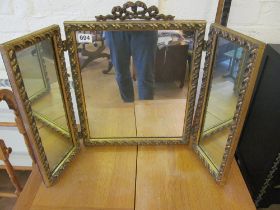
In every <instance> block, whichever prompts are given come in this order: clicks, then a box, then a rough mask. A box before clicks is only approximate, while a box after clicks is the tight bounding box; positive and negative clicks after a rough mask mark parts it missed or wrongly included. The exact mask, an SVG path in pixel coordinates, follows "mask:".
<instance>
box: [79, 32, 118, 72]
mask: <svg viewBox="0 0 280 210" xmlns="http://www.w3.org/2000/svg"><path fill="white" fill-rule="evenodd" d="M95 33H96V35H95V36H93V38H94V39H93V40H94V42H93V46H94V47H95V48H97V49H96V50H95V51H89V50H87V49H86V45H89V44H80V45H81V46H82V48H79V49H78V52H81V54H82V56H87V57H88V58H87V59H86V60H85V61H84V62H83V64H82V65H81V69H83V68H85V67H86V66H87V65H88V64H89V63H90V62H92V61H93V60H96V59H98V58H107V59H108V61H109V63H108V67H107V69H106V70H103V73H104V74H107V73H109V72H110V71H111V69H112V67H113V65H112V62H111V60H110V54H108V53H106V52H103V51H104V50H105V48H106V46H105V44H104V38H103V37H102V32H101V33H100V34H97V32H95ZM97 41H99V42H100V43H101V45H98V44H97Z"/></svg>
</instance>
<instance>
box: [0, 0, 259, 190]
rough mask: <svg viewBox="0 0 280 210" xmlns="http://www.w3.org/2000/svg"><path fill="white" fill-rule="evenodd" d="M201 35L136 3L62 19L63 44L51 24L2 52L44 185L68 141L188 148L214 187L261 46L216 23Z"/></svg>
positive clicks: (237, 128)
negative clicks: (90, 17) (87, 17)
mask: <svg viewBox="0 0 280 210" xmlns="http://www.w3.org/2000/svg"><path fill="white" fill-rule="evenodd" d="M205 27H206V22H205V21H203V20H174V16H171V15H163V14H159V11H158V9H157V7H155V6H151V7H147V6H146V5H145V4H144V3H143V2H139V1H137V2H135V3H133V2H128V3H126V4H124V5H123V6H122V7H121V6H117V7H113V9H112V14H110V15H106V16H102V15H101V16H96V21H65V22H64V29H65V34H66V40H65V41H62V40H61V34H60V29H59V26H57V25H53V26H50V27H47V28H44V29H41V30H39V31H36V32H34V33H31V34H29V35H26V36H24V37H20V38H18V39H15V40H12V41H9V42H6V43H4V44H2V45H1V52H2V57H3V59H4V62H5V66H6V69H7V73H8V76H9V80H10V83H11V86H12V89H13V92H14V95H15V98H16V102H17V105H18V107H19V111H20V115H21V117H22V119H23V122H24V126H25V129H26V131H27V134H28V137H29V141H30V142H31V145H32V150H33V151H34V154H35V159H36V162H37V164H38V166H39V169H40V172H41V174H42V177H43V179H44V182H45V183H46V185H48V186H49V185H51V184H53V183H54V181H55V180H56V179H57V177H58V176H59V175H60V173H61V172H62V171H63V170H64V168H65V166H66V165H67V164H68V163H69V162H70V161H71V159H72V158H73V156H74V155H76V154H77V152H78V151H79V142H78V136H79V137H81V138H82V139H83V143H84V145H86V146H93V145H108V144H109V145H150V144H157V145H158V144H189V143H190V142H191V145H192V148H193V150H194V152H196V153H197V154H198V156H199V157H200V158H201V159H202V160H203V162H204V164H205V165H206V166H207V168H208V169H209V171H210V173H211V174H212V175H213V176H214V177H215V180H216V181H217V182H219V183H223V182H224V180H225V177H226V175H227V173H228V171H229V168H230V164H231V162H232V160H233V155H234V151H235V148H236V145H237V142H238V138H239V135H240V132H241V130H242V126H243V122H244V119H245V117H246V112H247V109H248V106H249V103H250V99H251V96H252V92H253V88H254V83H255V80H256V77H257V74H258V67H259V64H260V58H261V56H262V53H263V48H264V44H263V43H261V42H259V41H257V40H254V39H252V38H250V37H247V36H245V35H242V34H240V33H237V32H235V31H232V30H230V29H227V28H225V27H222V26H219V25H217V24H212V25H211V28H210V32H209V40H208V41H207V42H206V41H204V36H205ZM206 43H207V44H206ZM203 49H205V50H206V59H205V64H204V65H205V66H204V70H202V69H201V68H200V64H201V60H202V51H203ZM64 51H68V55H69V58H70V59H69V60H70V63H69V65H70V67H71V74H70V69H68V72H67V69H66V64H65V60H64ZM201 74H203V78H202V83H200V82H199V76H200V75H201ZM70 76H71V77H72V78H71V79H69V77H70ZM71 92H75V99H74V98H72V97H71V94H70V93H71ZM197 92H198V93H199V94H197ZM198 96H199V97H198ZM73 104H76V105H77V109H78V118H77V117H76V118H75V115H74V111H73V110H74V109H73ZM76 121H77V122H79V124H78V125H77V124H76ZM77 127H80V129H79V131H78V129H77Z"/></svg>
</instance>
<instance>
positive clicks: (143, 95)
mask: <svg viewBox="0 0 280 210" xmlns="http://www.w3.org/2000/svg"><path fill="white" fill-rule="evenodd" d="M105 40H106V44H107V46H108V47H109V48H110V54H111V59H112V63H113V65H114V68H115V71H116V80H117V83H118V86H119V90H120V94H121V97H122V99H123V100H124V101H125V102H132V101H134V91H133V82H132V78H131V73H130V56H132V59H133V63H134V65H135V68H136V73H137V82H138V94H139V99H153V97H154V66H155V56H156V48H157V31H127V32H125V31H110V32H106V33H105Z"/></svg>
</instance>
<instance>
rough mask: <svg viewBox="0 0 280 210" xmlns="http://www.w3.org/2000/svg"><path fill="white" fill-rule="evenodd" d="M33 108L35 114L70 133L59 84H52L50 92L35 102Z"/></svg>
mask: <svg viewBox="0 0 280 210" xmlns="http://www.w3.org/2000/svg"><path fill="white" fill-rule="evenodd" d="M31 107H32V110H33V112H34V113H37V114H38V115H40V116H42V117H44V118H45V119H47V120H48V121H50V122H52V123H55V124H56V125H58V126H60V127H61V128H62V129H64V130H66V131H68V126H67V120H66V116H65V110H64V107H63V101H62V98H61V94H60V89H59V86H58V83H53V84H51V88H50V91H49V92H48V93H46V94H44V95H42V96H40V97H38V98H37V99H36V100H34V101H33V102H32V105H31Z"/></svg>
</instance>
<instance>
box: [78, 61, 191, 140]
mask: <svg viewBox="0 0 280 210" xmlns="http://www.w3.org/2000/svg"><path fill="white" fill-rule="evenodd" d="M106 65H107V60H106V59H99V60H96V61H94V62H92V63H91V64H90V65H89V66H88V67H87V68H85V69H83V71H82V80H83V87H84V93H85V99H86V100H85V102H86V108H87V117H88V121H89V129H90V136H91V138H102V137H103V138H104V137H109V138H110V137H144V136H146V137H147V136H150V137H158V136H170V137H171V136H173V137H174V136H181V135H182V132H183V121H184V115H185V103H186V99H185V98H186V89H185V88H183V89H180V88H179V87H178V86H177V85H176V84H175V83H157V84H156V85H155V97H154V98H155V100H141V101H140V100H137V98H138V94H137V83H135V82H134V88H135V91H134V92H135V98H136V100H135V102H134V103H124V102H123V101H122V99H121V97H120V93H119V89H118V85H117V83H116V81H115V75H114V71H111V73H110V74H107V75H105V74H103V73H102V70H103V69H105V68H106ZM159 128H161V129H159Z"/></svg>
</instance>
